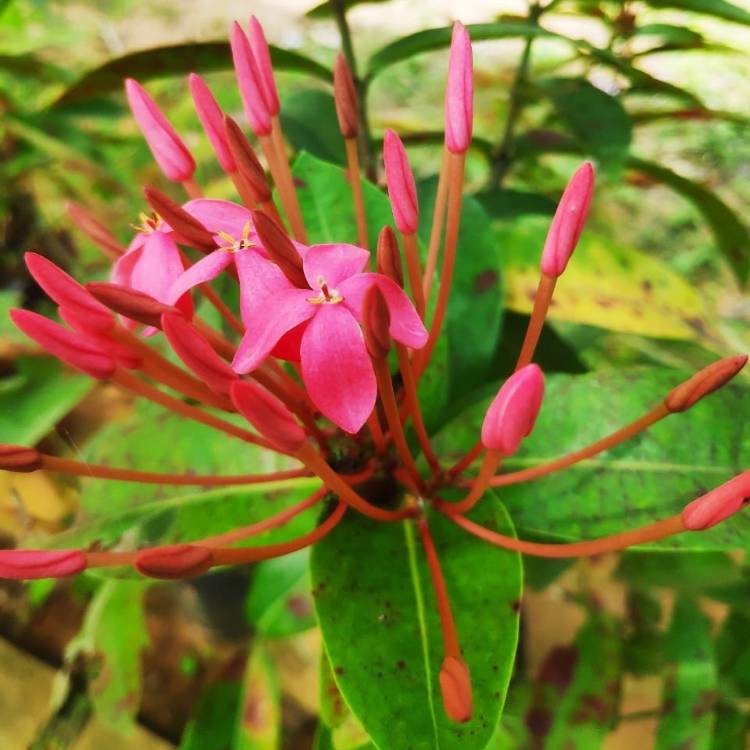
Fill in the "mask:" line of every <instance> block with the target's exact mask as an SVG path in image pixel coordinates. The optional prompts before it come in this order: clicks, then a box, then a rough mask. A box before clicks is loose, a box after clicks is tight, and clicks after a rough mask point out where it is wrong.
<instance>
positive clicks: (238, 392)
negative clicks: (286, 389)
mask: <svg viewBox="0 0 750 750" xmlns="http://www.w3.org/2000/svg"><path fill="white" fill-rule="evenodd" d="M230 396H231V398H232V403H233V404H234V405H235V406H236V407H237V411H239V412H240V414H242V416H243V417H245V419H247V421H248V422H250V424H251V425H253V427H255V429H256V430H258V432H259V433H260V434H261V435H263V437H264V438H266V439H267V440H269V441H270V442H271V443H273V444H274V445H275V446H276V447H277V448H278V449H279V450H281V451H285V452H288V453H294V452H295V451H297V450H299V448H301V447H302V445H303V444H304V442H305V432H304V430H303V429H302V428H301V427H300V426H299V424H298V423H297V420H296V419H295V418H294V416H293V415H292V413H291V412H290V411H289V409H287V408H286V406H284V404H282V403H281V401H279V399H277V398H276V396H272V395H271V394H270V393H269V392H268V391H266V390H264V389H263V388H261V387H260V386H259V385H256V384H255V383H251V382H248V381H244V380H237V381H236V382H234V383H232V386H231V389H230Z"/></svg>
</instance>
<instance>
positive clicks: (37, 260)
mask: <svg viewBox="0 0 750 750" xmlns="http://www.w3.org/2000/svg"><path fill="white" fill-rule="evenodd" d="M24 260H25V261H26V267H27V268H28V269H29V273H30V274H31V275H32V276H33V277H34V281H36V283H37V284H39V286H40V287H42V289H44V291H45V292H46V293H47V295H48V296H49V297H50V299H52V300H54V301H55V302H57V304H58V305H60V306H62V307H65V308H67V309H69V310H71V311H73V312H78V313H79V315H80V316H81V320H82V321H85V325H86V327H87V328H88V329H90V330H94V331H109V330H111V329H112V326H113V325H114V324H115V319H114V317H113V315H112V313H111V312H110V311H109V310H107V308H106V307H104V306H103V305H102V304H100V303H99V302H97V301H96V300H95V299H94V297H93V296H92V295H91V293H90V292H89V291H88V290H87V289H86V287H84V286H83V285H81V284H79V283H78V282H77V281H76V280H75V279H74V278H73V277H72V276H69V275H68V274H67V273H65V271H63V270H62V268H59V267H58V266H56V265H55V264H54V263H53V262H52V261H51V260H47V258H45V257H44V256H42V255H38V254H37V253H26V254H25V255H24Z"/></svg>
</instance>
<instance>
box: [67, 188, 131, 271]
mask: <svg viewBox="0 0 750 750" xmlns="http://www.w3.org/2000/svg"><path fill="white" fill-rule="evenodd" d="M66 209H67V211H68V216H70V219H71V221H72V222H73V224H75V225H76V226H77V227H78V228H79V229H80V230H81V231H82V232H83V233H84V234H85V235H86V236H87V237H88V238H89V239H90V240H91V241H92V242H93V243H94V244H95V245H97V246H98V247H99V249H100V250H101V251H102V252H103V253H104V254H105V255H106V256H107V258H109V259H110V260H112V261H116V260H117V259H118V258H119V257H120V256H121V255H122V254H123V253H124V252H125V248H124V247H123V246H122V245H121V244H120V243H119V242H118V241H117V239H116V238H115V236H114V235H113V234H112V232H110V231H109V229H107V227H105V226H104V224H102V223H101V222H100V221H99V219H97V218H96V217H95V216H94V215H93V214H92V213H90V212H89V210H88V209H86V208H84V207H83V206H81V205H80V204H79V203H74V202H73V201H69V202H68V203H67V205H66Z"/></svg>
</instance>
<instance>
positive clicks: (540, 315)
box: [516, 273, 557, 371]
mask: <svg viewBox="0 0 750 750" xmlns="http://www.w3.org/2000/svg"><path fill="white" fill-rule="evenodd" d="M556 283H557V278H556V277H554V276H547V274H545V273H543V274H542V275H541V276H540V277H539V286H538V287H537V290H536V294H535V295H534V308H533V309H532V311H531V317H530V318H529V325H528V328H527V329H526V336H525V337H524V339H523V344H522V345H521V352H520V353H519V355H518V361H517V362H516V371H518V370H520V369H521V368H522V367H525V366H526V365H528V364H529V363H530V362H531V360H532V359H533V358H534V352H535V351H536V345H537V344H538V343H539V337H540V336H541V335H542V328H543V327H544V321H545V319H546V317H547V311H548V310H549V305H550V302H551V301H552V295H553V294H554V292H555V284H556Z"/></svg>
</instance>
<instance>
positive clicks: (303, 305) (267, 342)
mask: <svg viewBox="0 0 750 750" xmlns="http://www.w3.org/2000/svg"><path fill="white" fill-rule="evenodd" d="M309 297H310V291H309V290H305V289H285V290H283V291H279V292H277V293H276V294H274V295H273V296H271V297H267V298H266V303H265V304H264V305H263V306H262V307H261V306H257V307H255V308H254V314H253V315H252V317H251V318H250V319H249V320H248V321H247V322H246V324H245V335H244V336H243V337H242V341H241V342H240V345H239V347H238V349H237V353H236V354H235V356H234V361H233V362H232V368H233V369H234V371H235V372H239V373H240V374H244V373H246V372H250V371H251V370H254V369H255V368H256V367H258V365H260V364H261V362H263V360H264V359H265V358H266V357H267V356H268V355H269V353H270V352H271V350H272V349H273V348H274V347H275V346H276V344H277V342H278V341H279V339H280V338H281V337H282V336H283V335H284V334H285V333H286V332H287V331H291V330H292V328H294V327H296V326H298V325H299V324H300V323H303V322H304V321H306V320H309V319H310V318H311V317H312V316H313V315H315V313H316V311H318V310H319V306H318V305H311V304H310V303H309V302H308V298H309Z"/></svg>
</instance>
